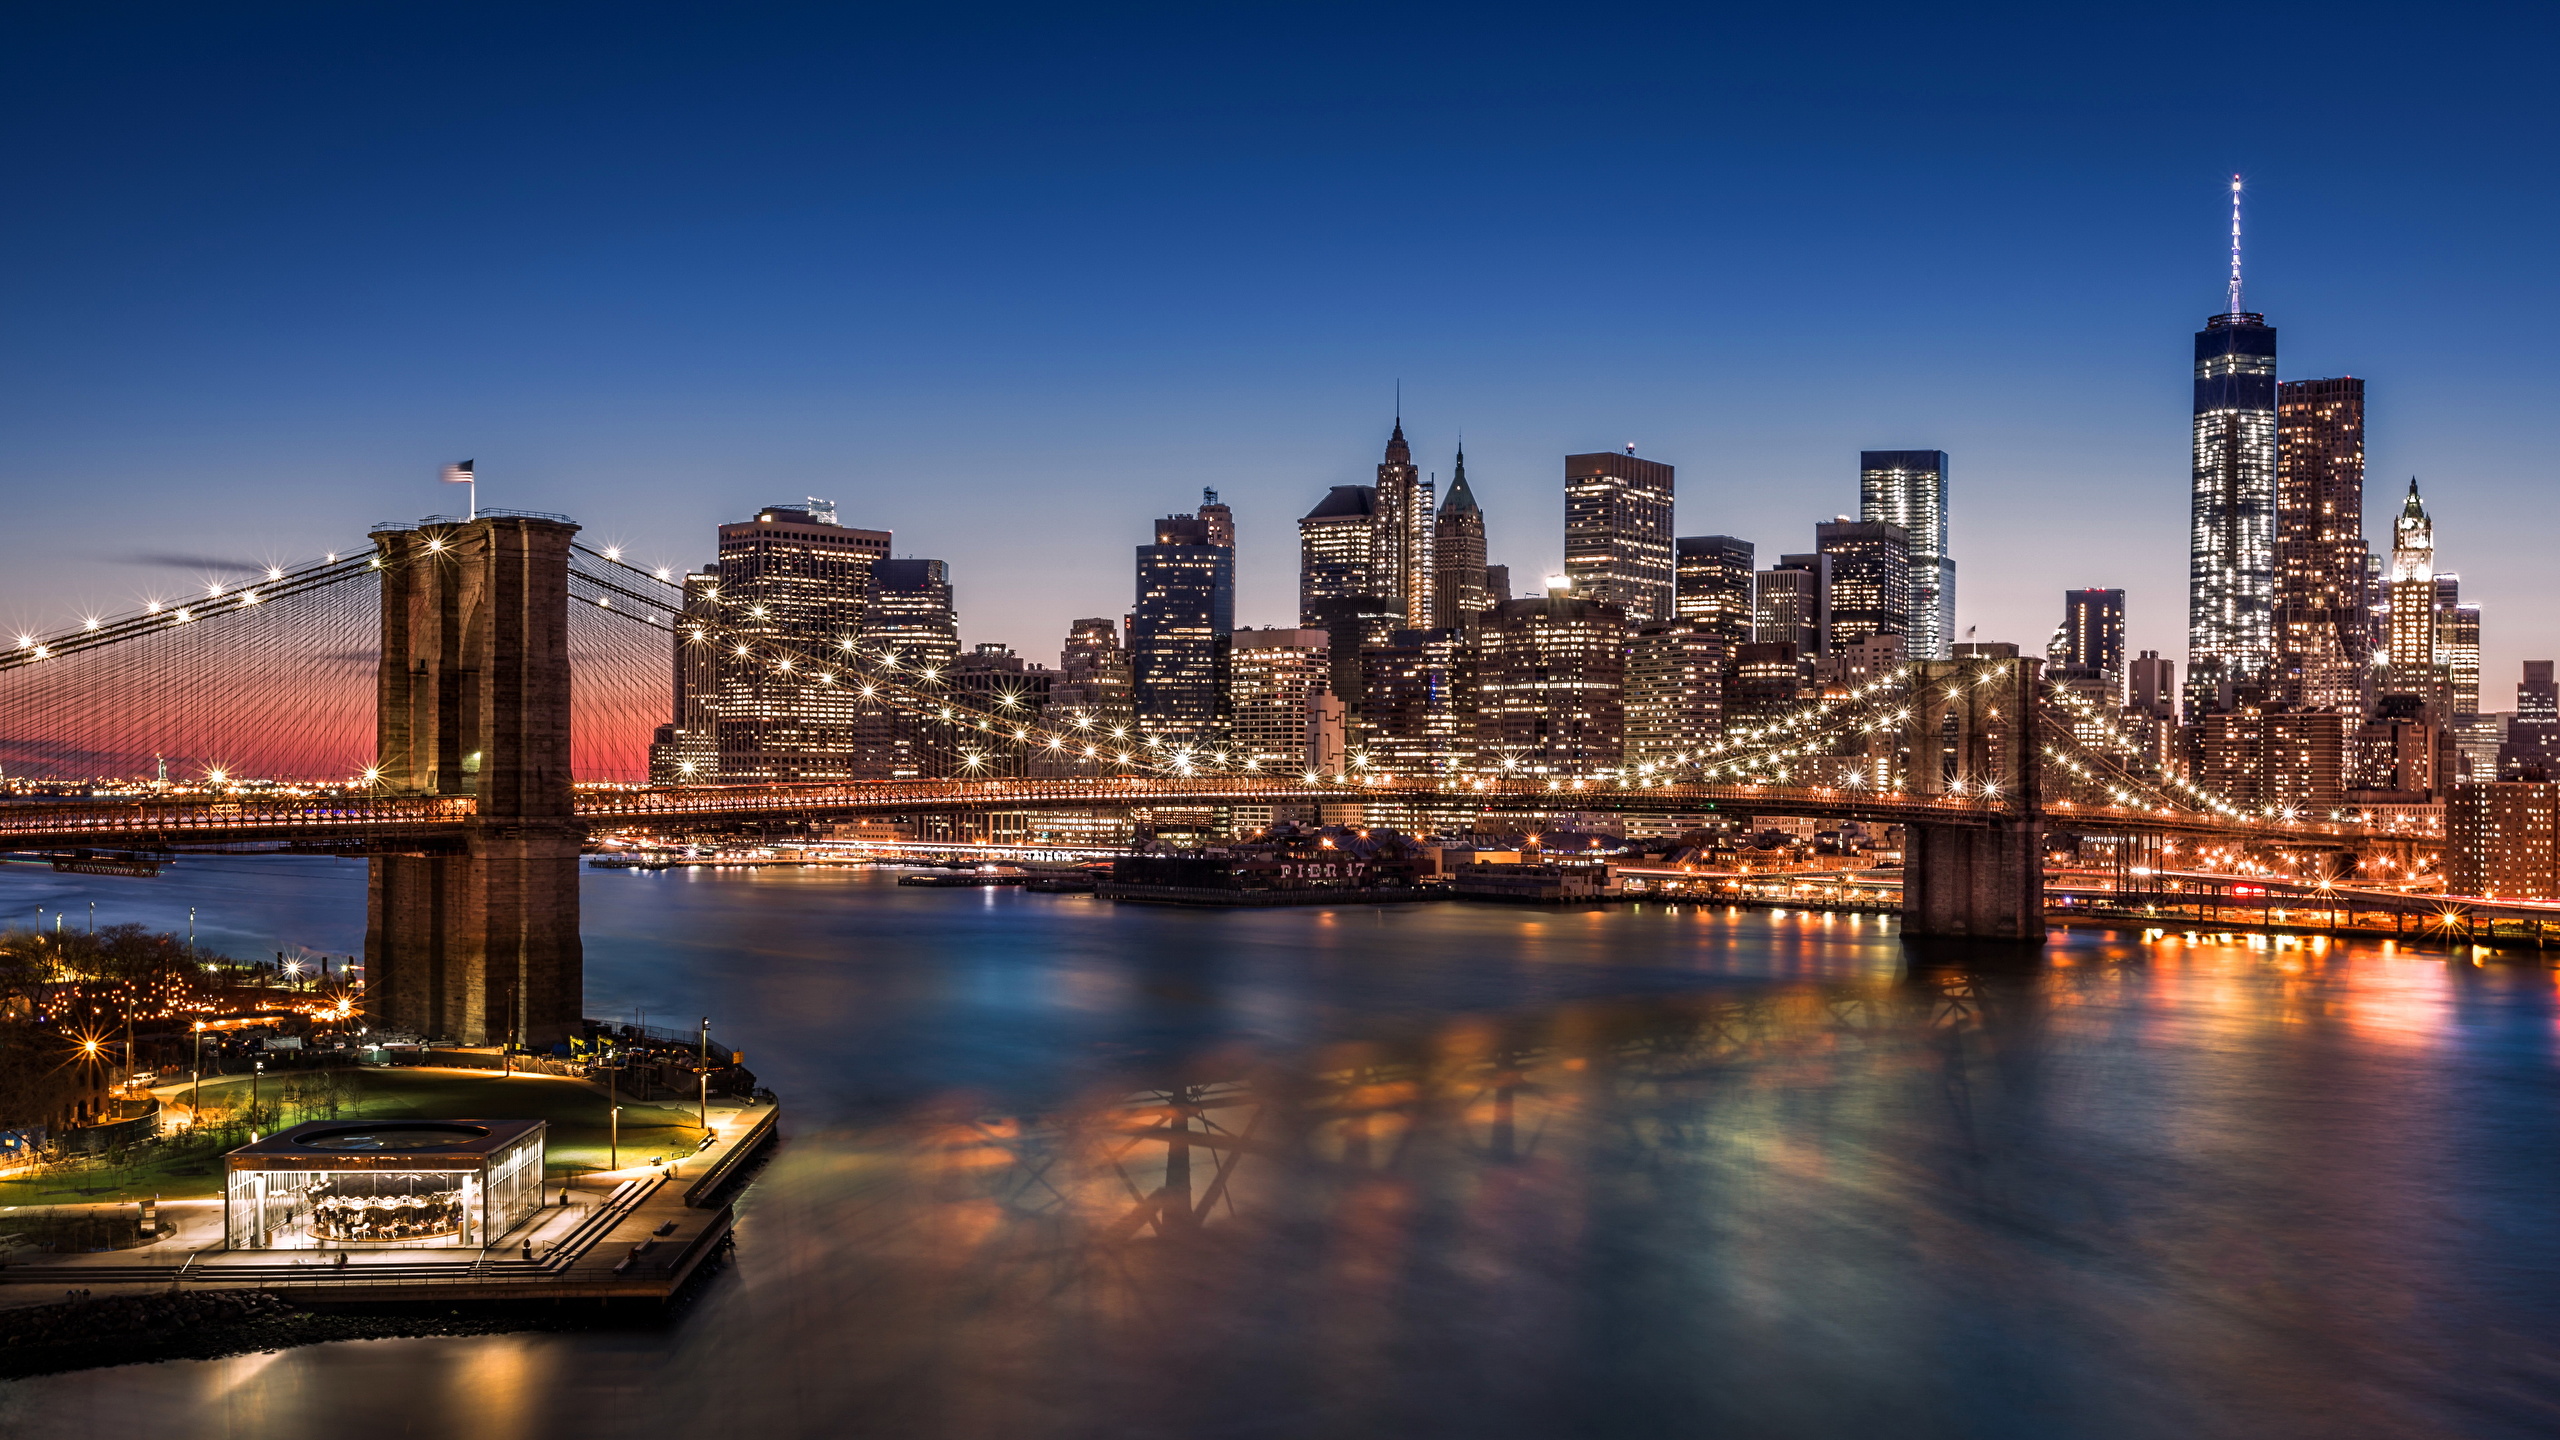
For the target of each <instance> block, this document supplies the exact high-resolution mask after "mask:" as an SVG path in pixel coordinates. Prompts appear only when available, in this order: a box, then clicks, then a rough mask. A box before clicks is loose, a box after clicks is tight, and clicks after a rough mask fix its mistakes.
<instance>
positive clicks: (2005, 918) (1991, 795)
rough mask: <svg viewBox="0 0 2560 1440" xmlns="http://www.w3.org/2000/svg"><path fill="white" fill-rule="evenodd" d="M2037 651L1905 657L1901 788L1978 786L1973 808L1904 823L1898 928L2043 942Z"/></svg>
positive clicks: (1966, 789) (1941, 790)
mask: <svg viewBox="0 0 2560 1440" xmlns="http://www.w3.org/2000/svg"><path fill="white" fill-rule="evenodd" d="M2039 668H2040V666H2039V662H2037V661H2036V660H2033V659H2030V658H2025V657H2019V656H1997V657H1978V658H1966V659H1958V660H1921V661H1915V662H1913V666H1912V669H1913V674H1912V687H1913V688H1912V700H1911V706H1910V712H1909V718H1908V719H1906V720H1905V721H1904V722H1903V733H1902V744H1903V747H1904V765H1905V775H1904V788H1905V789H1906V790H1907V791H1909V792H1910V793H1913V794H1917V795H1931V796H1935V795H1955V794H1964V795H1969V796H1976V797H1980V811H1979V818H1976V817H1975V816H1973V815H1968V816H1966V817H1965V818H1964V819H1963V821H1962V822H1960V823H1959V822H1953V821H1951V822H1950V823H1948V824H1944V825H1931V824H1912V825H1908V826H1905V827H1904V842H1903V850H1902V933H1903V934H1904V935H1906V936H1910V937H1912V938H1915V939H1919V938H1932V939H1980V940H2024V941H2029V942H2033V943H2037V944H2041V943H2043V941H2044V934H2045V924H2044V817H2043V794H2042V789H2041V785H2040V783H2039V774H2040V768H2039V767H2040V763H2041V762H2040V758H2039V756H2038V753H2037V716H2038V714H2039V708H2038V707H2039V705H2040V703H2041V702H2040V699H2039V696H2038V693H2037V687H2038V685H2039V683H2040V681H2039V676H2038V673H2037V672H2038V670H2039Z"/></svg>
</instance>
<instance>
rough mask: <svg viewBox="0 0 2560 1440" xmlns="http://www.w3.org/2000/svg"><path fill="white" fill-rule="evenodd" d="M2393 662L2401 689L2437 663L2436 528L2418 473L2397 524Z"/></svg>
mask: <svg viewBox="0 0 2560 1440" xmlns="http://www.w3.org/2000/svg"><path fill="white" fill-rule="evenodd" d="M2389 584H2390V590H2389V597H2390V598H2389V602H2388V603H2389V604H2390V607H2391V611H2390V614H2391V619H2390V627H2391V628H2390V644H2389V649H2388V650H2387V651H2386V652H2385V658H2386V659H2387V660H2388V661H2389V662H2390V665H2391V670H2392V683H2393V686H2394V687H2395V688H2404V687H2408V686H2411V685H2413V684H2423V683H2425V682H2426V681H2427V680H2429V679H2432V678H2433V670H2434V667H2435V664H2436V527H2435V522H2434V521H2433V520H2431V519H2429V518H2428V517H2427V506H2426V502H2425V501H2424V500H2422V499H2420V498H2419V496H2418V480H2417V477H2416V476H2414V475H2413V476H2411V477H2410V478H2409V495H2408V498H2407V499H2405V500H2403V501H2401V502H2400V513H2399V515H2398V516H2396V517H2395V518H2394V519H2393V520H2392V522H2391V578H2390V582H2389Z"/></svg>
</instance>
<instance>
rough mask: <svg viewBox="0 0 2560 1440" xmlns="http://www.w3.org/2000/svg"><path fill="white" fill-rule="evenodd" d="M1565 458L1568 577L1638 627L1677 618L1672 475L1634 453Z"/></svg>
mask: <svg viewBox="0 0 2560 1440" xmlns="http://www.w3.org/2000/svg"><path fill="white" fill-rule="evenodd" d="M1628 450H1629V452H1630V453H1627V454H1623V455H1621V454H1618V453H1616V452H1614V451H1612V452H1608V453H1604V454H1598V455H1567V456H1566V457H1564V573H1565V574H1566V575H1568V576H1571V577H1572V579H1573V593H1574V595H1575V596H1576V597H1578V598H1580V599H1583V600H1588V601H1591V602H1594V603H1596V604H1603V605H1615V606H1617V607H1618V608H1620V609H1622V610H1624V611H1626V612H1627V619H1628V621H1629V622H1630V623H1633V624H1642V623H1643V622H1645V621H1648V620H1668V619H1670V618H1671V615H1672V589H1673V568H1672V559H1671V480H1672V469H1671V467H1670V466H1668V465H1665V464H1663V463H1661V462H1660V461H1658V460H1639V459H1637V458H1636V457H1635V455H1634V454H1633V453H1632V452H1633V450H1634V447H1633V446H1629V447H1628Z"/></svg>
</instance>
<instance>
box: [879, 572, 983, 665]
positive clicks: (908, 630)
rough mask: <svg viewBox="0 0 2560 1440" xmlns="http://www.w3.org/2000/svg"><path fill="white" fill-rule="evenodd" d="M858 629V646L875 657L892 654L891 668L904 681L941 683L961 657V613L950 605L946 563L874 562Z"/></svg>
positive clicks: (949, 579)
mask: <svg viewBox="0 0 2560 1440" xmlns="http://www.w3.org/2000/svg"><path fill="white" fill-rule="evenodd" d="M861 633H862V648H863V649H864V650H865V651H867V652H869V653H870V654H872V655H875V656H881V657H884V658H885V657H889V656H895V657H896V659H897V665H896V667H895V668H896V673H897V674H899V675H900V676H901V677H903V678H905V679H906V680H907V681H908V682H909V683H914V682H916V681H918V680H922V681H923V682H925V683H927V684H931V685H939V684H941V683H943V682H944V680H946V679H947V678H948V676H949V674H950V671H951V666H952V662H954V661H956V660H958V659H959V658H960V613H959V611H958V609H957V608H956V607H955V606H954V605H953V604H952V598H951V567H950V566H949V565H947V564H944V563H943V562H942V561H940V560H917V559H899V560H881V561H879V562H877V563H875V564H874V565H873V566H872V567H871V603H870V605H869V607H868V608H867V609H866V610H865V612H864V614H863V617H862V631H861Z"/></svg>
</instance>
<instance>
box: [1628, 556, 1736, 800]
mask: <svg viewBox="0 0 2560 1440" xmlns="http://www.w3.org/2000/svg"><path fill="white" fill-rule="evenodd" d="M1684 543H1685V542H1684ZM1709 624H1710V622H1709V621H1706V620H1702V619H1689V618H1682V619H1677V620H1660V621H1656V622H1654V623H1652V624H1650V625H1639V626H1637V627H1636V633H1635V635H1634V636H1633V637H1632V638H1631V639H1629V640H1628V642H1627V691H1626V716H1627V763H1628V764H1630V765H1639V766H1641V765H1665V764H1668V763H1670V762H1671V758H1672V757H1673V756H1675V755H1681V754H1694V753H1695V752H1696V751H1697V750H1698V749H1699V748H1700V747H1702V746H1704V745H1706V744H1708V743H1710V742H1712V741H1713V740H1714V739H1715V738H1716V737H1717V736H1718V735H1721V734H1723V733H1724V667H1725V661H1726V660H1727V659H1728V658H1729V657H1730V656H1731V654H1732V648H1731V647H1730V646H1728V645H1727V644H1726V643H1725V639H1724V637H1723V636H1722V635H1721V634H1718V633H1716V632H1715V631H1713V630H1710V629H1709V628H1708V626H1709Z"/></svg>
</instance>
